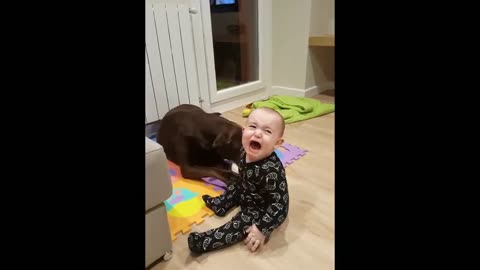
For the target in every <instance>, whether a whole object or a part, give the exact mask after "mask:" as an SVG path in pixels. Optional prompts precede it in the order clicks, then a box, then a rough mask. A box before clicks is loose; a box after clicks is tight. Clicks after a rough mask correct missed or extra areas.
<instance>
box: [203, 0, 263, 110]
mask: <svg viewBox="0 0 480 270" xmlns="http://www.w3.org/2000/svg"><path fill="white" fill-rule="evenodd" d="M200 1H201V13H202V21H203V30H204V42H205V58H206V59H205V60H206V64H207V77H208V89H207V91H206V92H205V91H204V92H203V93H202V96H208V97H209V103H210V105H213V104H214V103H218V102H222V101H226V100H228V99H232V98H235V97H238V96H240V95H245V94H248V93H252V92H255V91H260V90H262V89H265V88H270V87H271V49H272V47H271V30H272V11H271V10H272V0H257V3H258V48H259V51H258V63H259V66H258V71H259V74H258V75H259V79H258V80H256V81H253V82H248V83H245V84H241V85H237V86H233V87H229V88H226V89H223V90H221V91H217V83H216V82H217V79H216V75H215V59H214V52H213V38H212V24H211V14H210V3H209V2H210V0H200Z"/></svg>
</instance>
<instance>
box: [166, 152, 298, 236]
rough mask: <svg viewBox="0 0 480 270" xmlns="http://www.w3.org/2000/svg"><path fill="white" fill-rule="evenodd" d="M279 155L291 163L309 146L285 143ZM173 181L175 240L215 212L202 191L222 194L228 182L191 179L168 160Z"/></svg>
mask: <svg viewBox="0 0 480 270" xmlns="http://www.w3.org/2000/svg"><path fill="white" fill-rule="evenodd" d="M275 152H276V153H277V155H278V157H279V158H280V160H281V161H282V163H283V166H285V167H287V166H288V165H290V164H292V163H293V162H295V161H296V160H298V159H300V158H301V157H303V156H304V155H305V154H306V152H307V151H306V150H304V149H300V148H299V147H296V146H293V145H291V144H288V143H283V144H282V145H281V146H280V147H279V148H277V149H276V150H275ZM168 167H169V172H170V176H171V181H172V188H173V190H172V195H171V196H170V198H169V199H168V200H166V201H165V205H166V208H167V217H168V223H169V225H170V232H171V237H172V240H175V239H176V238H177V235H178V234H179V233H183V234H186V233H188V232H190V230H191V227H192V225H193V224H200V223H202V222H203V221H204V220H205V218H208V217H210V216H212V215H213V212H212V211H211V210H210V209H208V208H207V207H206V206H205V203H204V202H203V200H202V195H204V194H208V195H210V196H218V195H220V194H222V193H223V192H224V191H225V188H226V187H227V186H226V185H225V183H223V182H222V181H220V180H218V179H214V178H211V177H208V178H204V179H203V181H198V180H190V179H185V178H183V177H182V174H181V172H180V167H178V166H177V165H176V164H174V163H173V162H170V161H169V162H168Z"/></svg>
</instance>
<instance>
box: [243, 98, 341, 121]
mask: <svg viewBox="0 0 480 270" xmlns="http://www.w3.org/2000/svg"><path fill="white" fill-rule="evenodd" d="M260 107H268V108H271V109H274V110H276V111H277V112H279V113H280V114H281V115H282V117H283V119H284V120H285V123H286V124H289V123H293V122H298V121H303V120H307V119H310V118H314V117H318V116H321V115H324V114H328V113H331V112H334V111H335V104H328V103H322V102H320V101H318V100H316V99H313V98H303V97H292V96H271V97H270V98H268V99H267V100H260V101H256V102H254V103H253V104H252V109H256V108H260Z"/></svg>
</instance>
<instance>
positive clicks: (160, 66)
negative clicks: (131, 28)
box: [145, 0, 208, 123]
mask: <svg viewBox="0 0 480 270" xmlns="http://www.w3.org/2000/svg"><path fill="white" fill-rule="evenodd" d="M199 1H200V0H146V5H145V106H146V110H145V121H146V123H150V122H154V121H156V120H158V119H161V118H162V117H163V116H164V115H165V113H166V112H167V111H168V110H169V109H172V108H173V107H176V106H178V105H179V104H194V105H198V106H201V102H202V99H201V97H200V88H202V87H203V88H205V89H207V88H208V81H207V74H206V73H207V70H206V68H207V67H206V61H205V45H204V40H203V25H202V17H201V14H200V2H199Z"/></svg>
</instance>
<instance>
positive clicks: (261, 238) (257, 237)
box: [243, 224, 266, 252]
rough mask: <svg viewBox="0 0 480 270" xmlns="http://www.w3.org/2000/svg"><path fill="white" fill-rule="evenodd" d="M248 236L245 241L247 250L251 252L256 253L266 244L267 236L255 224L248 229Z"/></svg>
mask: <svg viewBox="0 0 480 270" xmlns="http://www.w3.org/2000/svg"><path fill="white" fill-rule="evenodd" d="M247 233H248V236H247V238H245V240H244V241H243V242H244V243H245V245H247V248H248V249H249V250H250V251H251V252H255V251H256V250H257V249H258V248H261V247H262V246H263V244H264V243H265V238H266V237H265V235H263V233H262V232H261V231H260V230H259V229H258V228H257V226H256V225H255V224H253V225H252V226H250V227H248V229H247Z"/></svg>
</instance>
